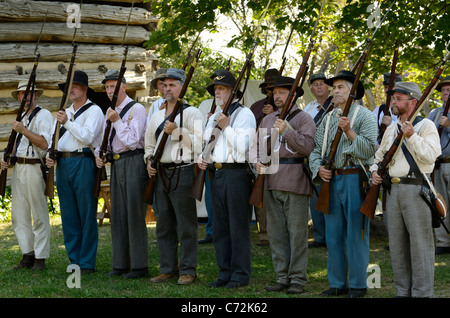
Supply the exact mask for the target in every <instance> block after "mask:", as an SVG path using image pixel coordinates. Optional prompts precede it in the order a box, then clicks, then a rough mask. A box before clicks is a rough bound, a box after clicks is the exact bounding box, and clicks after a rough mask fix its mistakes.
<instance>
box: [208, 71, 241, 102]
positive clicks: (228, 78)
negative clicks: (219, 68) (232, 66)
mask: <svg viewBox="0 0 450 318" xmlns="http://www.w3.org/2000/svg"><path fill="white" fill-rule="evenodd" d="M216 85H223V86H229V87H231V88H233V87H234V86H235V85H236V79H235V78H234V75H233V73H231V72H230V71H223V72H220V73H218V74H217V76H216V77H215V78H214V81H213V82H212V83H211V84H209V85H208V86H206V90H207V91H208V92H209V93H210V94H211V95H212V96H215V93H214V86H216ZM236 94H237V95H238V97H239V96H240V95H241V94H242V92H241V91H239V90H238V91H237V93H236Z"/></svg>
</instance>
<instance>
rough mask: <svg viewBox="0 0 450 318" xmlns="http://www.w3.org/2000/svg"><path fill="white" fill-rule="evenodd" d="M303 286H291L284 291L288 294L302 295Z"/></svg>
mask: <svg viewBox="0 0 450 318" xmlns="http://www.w3.org/2000/svg"><path fill="white" fill-rule="evenodd" d="M303 289H304V286H302V285H300V284H295V283H294V284H291V286H289V288H288V290H287V291H286V292H287V293H288V294H301V293H303Z"/></svg>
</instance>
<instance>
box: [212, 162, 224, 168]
mask: <svg viewBox="0 0 450 318" xmlns="http://www.w3.org/2000/svg"><path fill="white" fill-rule="evenodd" d="M222 167H223V166H222V163H220V162H214V168H216V169H222Z"/></svg>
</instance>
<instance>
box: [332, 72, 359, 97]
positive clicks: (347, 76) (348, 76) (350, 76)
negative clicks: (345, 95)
mask: <svg viewBox="0 0 450 318" xmlns="http://www.w3.org/2000/svg"><path fill="white" fill-rule="evenodd" d="M339 79H342V80H346V81H349V82H350V83H355V79H356V75H355V74H354V73H353V72H350V71H346V70H342V71H339V73H337V75H336V76H334V77H332V78H329V79H326V80H325V81H324V82H325V84H327V85H328V86H331V87H333V82H334V81H335V80H339ZM363 97H364V85H363V84H362V83H361V81H358V87H357V88H356V96H355V99H361V98H363Z"/></svg>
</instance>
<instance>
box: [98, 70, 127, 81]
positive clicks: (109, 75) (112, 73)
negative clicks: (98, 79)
mask: <svg viewBox="0 0 450 318" xmlns="http://www.w3.org/2000/svg"><path fill="white" fill-rule="evenodd" d="M119 74H120V72H119V70H109V71H108V72H106V73H105V79H104V80H103V81H102V84H105V83H106V81H110V80H116V81H117V80H118V79H119ZM122 83H125V84H126V83H127V81H126V79H125V76H122Z"/></svg>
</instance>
